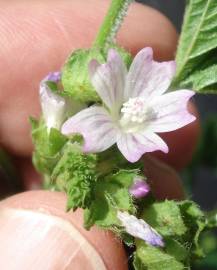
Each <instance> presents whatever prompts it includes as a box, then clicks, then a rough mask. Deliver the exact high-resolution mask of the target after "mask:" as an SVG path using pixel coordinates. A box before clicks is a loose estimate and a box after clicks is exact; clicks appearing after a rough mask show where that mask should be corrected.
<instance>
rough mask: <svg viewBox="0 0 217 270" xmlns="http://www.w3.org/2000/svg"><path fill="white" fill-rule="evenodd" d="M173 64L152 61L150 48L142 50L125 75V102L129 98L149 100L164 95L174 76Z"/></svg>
mask: <svg viewBox="0 0 217 270" xmlns="http://www.w3.org/2000/svg"><path fill="white" fill-rule="evenodd" d="M175 70H176V67H175V62H174V61H169V62H161V63H159V62H155V61H153V51H152V48H149V47H147V48H144V49H142V50H141V51H140V52H139V53H138V54H137V55H136V56H135V58H134V60H133V63H132V64H131V67H130V70H129V72H128V75H127V80H126V88H125V95H124V96H125V101H126V100H128V99H129V98H130V97H131V98H134V97H144V98H147V99H151V98H152V97H153V96H159V95H161V94H162V93H164V92H165V91H166V90H167V89H168V87H169V85H170V83H171V80H172V77H173V76H174V74H175Z"/></svg>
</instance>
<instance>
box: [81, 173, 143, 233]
mask: <svg viewBox="0 0 217 270" xmlns="http://www.w3.org/2000/svg"><path fill="white" fill-rule="evenodd" d="M137 174H138V171H137V170H129V171H127V170H120V171H119V172H118V173H116V174H113V175H108V176H107V177H105V178H104V179H100V181H98V182H97V184H96V186H95V190H94V197H95V200H93V201H92V203H91V205H90V207H89V208H88V209H86V210H85V215H84V225H85V227H86V228H88V229H89V228H90V227H91V226H92V225H93V224H96V225H98V226H100V227H103V228H110V229H111V228H112V227H114V226H119V225H120V222H119V220H118V218H117V210H123V211H129V212H130V213H135V211H136V209H135V206H134V204H133V199H132V197H131V195H130V194H129V191H128V189H129V186H130V185H131V184H132V183H133V179H134V177H135V176H136V175H137Z"/></svg>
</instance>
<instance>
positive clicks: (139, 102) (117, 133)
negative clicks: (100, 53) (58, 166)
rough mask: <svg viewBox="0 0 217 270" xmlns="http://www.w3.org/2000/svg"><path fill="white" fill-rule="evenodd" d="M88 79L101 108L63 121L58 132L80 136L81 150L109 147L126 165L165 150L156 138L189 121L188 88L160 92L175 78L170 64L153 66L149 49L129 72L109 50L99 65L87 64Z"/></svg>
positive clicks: (116, 55)
mask: <svg viewBox="0 0 217 270" xmlns="http://www.w3.org/2000/svg"><path fill="white" fill-rule="evenodd" d="M89 73H90V79H91V82H92V84H93V86H94V87H95V89H96V91H97V93H98V95H99V96H100V98H101V99H102V101H103V105H102V106H98V105H94V106H91V107H89V108H87V109H85V110H82V111H80V112H79V113H77V114H76V115H74V116H73V117H71V118H69V119H68V120H67V121H66V122H65V123H64V124H63V126H62V133H63V134H65V135H70V134H72V133H80V134H82V135H83V137H84V151H85V152H94V153H96V152H102V151H104V150H106V149H108V148H109V147H111V146H112V145H113V144H115V143H116V144H117V147H118V148H119V150H120V151H121V153H122V154H123V155H124V156H125V158H126V159H127V160H128V161H130V162H136V161H138V160H139V159H140V157H141V156H142V155H143V154H144V153H146V152H153V151H156V150H161V151H163V152H165V153H167V152H168V147H167V145H166V143H165V142H164V141H163V140H162V139H161V138H160V137H159V136H158V135H157V134H156V133H160V132H168V131H172V130H176V129H178V128H181V127H183V126H185V125H187V124H189V123H191V122H192V121H194V120H195V117H194V116H193V115H191V114H190V113H189V112H188V110H187V103H188V100H189V99H190V98H191V97H192V96H193V95H194V92H193V91H190V90H179V91H175V92H170V93H166V94H164V93H165V92H166V90H167V89H168V87H169V85H170V83H171V80H172V77H173V76H174V74H175V62H174V61H170V62H161V63H158V62H155V61H154V60H153V52H152V49H151V48H144V49H143V50H141V51H140V52H139V53H138V54H137V55H136V57H135V58H134V60H133V63H132V64H131V67H130V69H129V71H128V72H127V68H126V66H125V65H124V63H123V61H122V58H121V56H120V55H119V54H118V52H117V51H115V50H114V49H110V50H109V52H108V59H107V62H106V63H105V64H99V63H98V62H97V61H96V60H92V61H91V62H90V65H89Z"/></svg>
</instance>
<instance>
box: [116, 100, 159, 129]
mask: <svg viewBox="0 0 217 270" xmlns="http://www.w3.org/2000/svg"><path fill="white" fill-rule="evenodd" d="M153 116H154V112H153V111H152V110H151V109H150V108H149V107H148V106H147V102H146V101H145V99H144V98H142V97H137V98H130V99H129V100H128V101H127V102H125V103H124V104H123V106H122V108H121V119H120V126H121V127H122V128H123V129H124V130H125V131H126V132H136V131H138V130H140V129H141V128H144V123H145V122H146V121H147V120H148V119H150V118H152V117H153Z"/></svg>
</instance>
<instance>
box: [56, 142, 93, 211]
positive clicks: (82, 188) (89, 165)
mask: <svg viewBox="0 0 217 270" xmlns="http://www.w3.org/2000/svg"><path fill="white" fill-rule="evenodd" d="M96 162H97V159H96V155H94V154H84V153H83V152H82V148H81V146H80V144H78V143H76V142H75V143H71V142H68V143H67V144H66V145H65V146H64V149H63V154H62V156H61V158H60V160H59V161H58V163H57V165H56V167H55V168H54V170H53V173H52V176H51V177H52V180H53V181H55V183H56V184H57V186H58V188H59V189H60V190H64V191H65V192H66V194H67V210H70V209H73V210H75V209H76V208H78V207H81V208H86V207H87V206H88V205H89V203H90V201H91V198H92V196H91V192H92V188H93V187H94V183H95V182H96V180H97V176H96V172H95V171H96V170H95V169H96Z"/></svg>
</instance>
